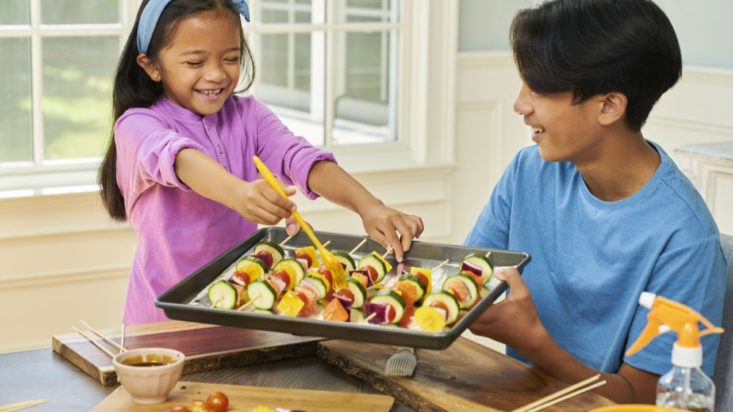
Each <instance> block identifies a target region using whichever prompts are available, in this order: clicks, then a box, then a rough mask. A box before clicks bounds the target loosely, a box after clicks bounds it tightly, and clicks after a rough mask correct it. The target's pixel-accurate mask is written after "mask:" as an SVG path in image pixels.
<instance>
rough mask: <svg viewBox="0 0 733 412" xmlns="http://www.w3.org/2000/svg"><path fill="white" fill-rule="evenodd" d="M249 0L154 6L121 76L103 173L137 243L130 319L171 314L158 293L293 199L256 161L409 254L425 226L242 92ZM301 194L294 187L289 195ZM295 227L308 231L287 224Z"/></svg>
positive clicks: (283, 211)
mask: <svg viewBox="0 0 733 412" xmlns="http://www.w3.org/2000/svg"><path fill="white" fill-rule="evenodd" d="M240 14H241V15H242V16H243V17H244V18H245V19H246V20H249V10H248V8H247V4H246V2H245V1H244V0H172V1H171V0H149V1H144V2H143V3H142V5H141V7H140V11H139V12H138V16H137V21H136V22H135V26H134V28H133V30H132V33H131V34H130V37H129V38H128V40H127V44H126V45H125V49H124V51H123V53H122V56H121V58H120V62H119V65H118V68H117V73H116V76H115V83H114V92H113V107H114V119H115V125H114V128H113V131H112V141H111V142H110V145H109V148H108V149H107V154H106V156H105V158H104V161H103V163H102V166H101V169H100V178H99V180H100V183H101V186H102V193H101V194H102V200H103V202H104V205H105V207H106V208H107V211H108V212H109V214H110V215H111V216H112V217H113V218H115V219H118V220H125V219H129V220H130V223H131V225H132V227H133V229H134V230H135V232H136V234H137V237H138V244H137V250H136V253H135V259H134V262H133V266H132V276H131V277H130V281H129V285H128V292H127V300H126V303H125V313H124V321H125V323H127V324H139V323H146V322H154V321H159V320H164V319H166V318H165V316H164V314H163V312H162V311H161V310H159V309H157V308H155V306H154V303H153V302H154V301H155V298H156V296H157V295H159V294H160V293H162V292H163V291H165V290H166V289H168V288H169V287H171V286H172V285H174V284H175V283H176V282H178V281H179V280H180V279H182V278H183V277H184V276H185V275H188V274H189V273H191V272H193V271H194V270H196V269H197V268H199V267H201V266H202V265H204V264H205V263H207V262H209V261H211V260H212V259H214V258H215V257H216V256H218V255H220V254H221V253H223V252H224V251H226V250H228V249H229V248H231V247H233V246H234V245H236V244H237V243H238V242H240V241H241V240H242V239H244V238H245V237H247V236H248V235H250V234H251V233H253V232H254V231H255V230H256V229H257V224H258V223H259V224H267V225H273V224H276V223H277V222H279V221H280V220H281V219H283V218H289V217H290V216H291V212H292V211H293V210H295V204H294V203H293V202H292V201H290V200H286V199H283V198H281V197H280V196H278V194H277V193H276V192H275V191H274V190H273V189H271V188H270V187H269V186H268V185H267V183H266V182H265V181H264V180H262V179H258V178H257V177H258V174H257V170H256V168H255V166H254V164H253V163H252V161H251V158H252V156H253V155H258V156H259V157H260V158H262V160H263V161H264V162H265V163H266V164H267V166H268V167H269V168H270V169H271V170H272V171H273V172H274V173H275V174H276V175H278V176H279V177H280V178H281V179H282V180H283V181H284V182H286V183H288V184H293V185H295V186H297V187H298V188H299V189H300V190H301V191H302V192H303V193H304V194H305V195H306V196H308V197H309V198H311V199H313V198H316V197H317V196H319V195H320V196H323V197H325V198H327V199H329V200H331V201H333V202H334V203H337V204H339V205H342V206H345V207H347V208H349V209H351V210H353V211H355V212H356V213H358V214H359V215H360V216H361V218H362V221H363V224H364V228H365V229H366V231H367V233H368V234H369V235H370V236H371V237H372V238H373V239H374V240H376V241H377V242H379V243H381V244H382V245H385V246H387V247H391V248H393V249H394V253H395V257H396V258H397V260H401V259H402V255H403V252H404V251H405V250H408V249H409V247H410V244H411V241H412V238H413V237H417V236H419V235H420V233H421V232H422V230H423V224H422V220H421V219H420V218H419V217H417V216H410V215H406V214H403V213H400V212H398V211H396V210H394V209H391V208H388V207H386V206H385V205H384V204H383V203H382V202H381V201H380V200H379V199H377V198H376V197H374V196H373V195H372V194H371V193H369V192H368V191H367V190H366V189H365V188H364V187H363V186H361V185H360V184H359V183H358V182H357V181H356V180H355V179H354V178H352V177H351V176H350V175H349V174H347V173H346V172H345V171H344V170H343V169H341V168H340V167H339V166H338V165H337V164H336V163H335V159H334V157H333V155H332V154H331V153H329V152H325V151H323V150H320V149H317V148H315V147H313V146H311V145H310V144H308V143H307V142H306V140H305V139H303V138H301V137H297V136H294V135H293V133H292V132H290V130H288V129H287V128H286V127H285V126H284V125H283V124H282V123H281V122H280V120H279V119H278V118H277V117H276V116H275V115H274V114H273V113H272V112H271V111H270V110H269V109H268V108H267V107H265V106H264V105H263V104H262V103H260V102H259V101H257V100H256V99H255V98H253V97H240V96H235V95H234V94H233V93H234V91H235V90H234V89H235V87H236V86H237V84H238V83H239V81H240V71H241V70H242V69H243V68H244V71H245V73H246V74H247V76H246V81H245V82H244V84H245V86H244V90H247V89H248V88H249V87H250V86H251V85H252V82H253V78H254V65H253V62H252V56H251V53H250V50H249V48H248V47H247V43H246V41H245V39H244V33H243V31H242V25H241V22H240V19H239V15H240ZM286 191H287V193H288V195H290V196H292V195H293V194H295V188H294V187H288V188H287V189H286ZM287 227H288V232H289V233H294V232H296V231H297V230H298V227H297V225H296V224H295V223H294V221H293V222H290V221H288V222H287Z"/></svg>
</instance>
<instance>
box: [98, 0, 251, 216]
mask: <svg viewBox="0 0 733 412" xmlns="http://www.w3.org/2000/svg"><path fill="white" fill-rule="evenodd" d="M148 1H149V0H144V1H143V3H142V4H141V5H140V9H139V10H138V13H137V18H136V19H135V25H134V26H133V28H132V32H131V33H130V36H129V37H128V38H127V43H125V48H124V49H123V51H122V55H121V56H120V60H119V63H118V65H117V70H116V72H115V79H114V87H113V91H112V111H113V116H114V120H113V122H112V131H111V133H110V135H111V136H110V142H109V146H108V147H107V153H106V154H105V156H104V159H103V160H102V164H101V166H100V168H99V176H98V181H99V184H100V185H101V192H100V194H101V196H102V203H103V204H104V207H105V208H106V209H107V212H108V213H109V215H110V216H111V217H112V218H113V219H115V220H125V219H126V218H127V215H126V213H125V202H124V198H123V197H122V192H121V191H120V188H119V187H118V186H117V149H116V147H115V139H114V123H115V122H117V119H119V118H120V116H122V114H123V113H124V112H125V111H126V110H127V109H130V108H133V107H150V105H152V104H153V103H154V102H155V101H156V100H158V99H159V98H160V96H162V95H163V86H162V85H161V84H160V83H158V82H154V81H152V80H151V79H150V77H148V75H147V73H146V72H145V71H144V70H143V69H142V68H141V67H140V66H139V65H138V64H137V62H136V58H137V56H138V54H140V52H139V51H138V49H137V42H136V39H137V27H138V24H139V22H140V14H142V11H143V9H144V8H145V6H146V5H147V4H148ZM212 11H223V12H226V13H228V14H231V16H232V18H236V21H237V25H238V27H239V36H240V39H241V40H240V50H241V53H242V58H241V62H242V68H243V69H244V70H243V73H244V78H243V80H242V83H243V85H244V87H243V88H242V89H241V90H238V91H237V92H243V91H246V90H248V89H249V88H250V87H251V86H252V83H253V82H254V76H255V67H254V60H253V58H252V53H251V51H250V49H249V46H247V41H246V40H245V38H244V31H243V30H242V26H241V24H239V21H240V20H239V12H238V11H237V9H236V8H235V7H234V5H233V4H232V2H231V1H230V0H172V1H171V2H170V3H169V4H168V5H167V6H166V7H165V9H164V10H163V13H162V14H161V15H160V19H159V20H158V23H157V24H156V26H155V30H154V31H153V36H152V39H151V40H150V45H149V46H148V52H147V56H148V57H150V59H152V60H155V59H156V58H157V56H158V53H159V52H160V50H161V49H162V48H163V47H165V46H167V45H168V43H169V42H170V39H172V38H173V36H174V35H175V32H176V28H177V27H178V24H179V23H180V22H181V21H182V20H183V19H185V18H187V17H189V16H192V15H195V14H198V13H205V12H212Z"/></svg>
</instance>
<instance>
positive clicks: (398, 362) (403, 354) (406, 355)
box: [384, 348, 417, 376]
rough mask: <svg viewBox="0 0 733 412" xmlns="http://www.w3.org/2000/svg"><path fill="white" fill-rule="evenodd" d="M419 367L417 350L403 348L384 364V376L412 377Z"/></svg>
mask: <svg viewBox="0 0 733 412" xmlns="http://www.w3.org/2000/svg"><path fill="white" fill-rule="evenodd" d="M416 366H417V357H415V349H413V348H402V349H400V350H399V351H397V352H395V353H393V354H392V356H390V357H389V359H387V363H385V364H384V374H385V375H387V376H412V374H413V373H415V367H416Z"/></svg>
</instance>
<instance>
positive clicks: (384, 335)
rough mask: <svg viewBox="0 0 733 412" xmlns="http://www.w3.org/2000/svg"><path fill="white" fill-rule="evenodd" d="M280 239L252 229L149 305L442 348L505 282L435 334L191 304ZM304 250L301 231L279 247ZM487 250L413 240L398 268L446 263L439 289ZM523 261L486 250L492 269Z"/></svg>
mask: <svg viewBox="0 0 733 412" xmlns="http://www.w3.org/2000/svg"><path fill="white" fill-rule="evenodd" d="M316 235H317V236H318V238H319V239H320V240H321V242H326V241H329V240H330V241H331V243H330V244H329V245H328V247H327V248H328V249H329V250H339V249H340V250H346V251H350V250H351V249H353V248H354V247H355V246H356V245H357V244H358V243H359V242H361V241H362V240H363V239H364V237H361V236H353V235H345V234H339V233H328V232H316ZM286 237H287V234H286V232H285V229H284V228H280V227H267V228H262V229H260V230H258V231H257V232H255V234H254V235H252V236H251V237H249V238H248V239H246V240H244V241H243V242H242V243H240V244H239V245H237V246H235V247H234V248H232V249H231V250H229V251H227V252H226V253H224V254H222V255H221V256H219V257H218V258H216V259H214V260H213V261H212V262H210V263H209V264H207V265H206V266H204V267H202V268H201V269H199V270H197V271H196V272H194V273H193V274H191V275H190V276H188V277H187V278H185V279H183V280H182V281H181V282H179V283H178V284H176V285H175V286H173V287H172V288H170V289H169V290H168V291H166V292H165V293H163V294H162V295H161V296H160V297H159V298H158V300H157V301H156V302H155V305H156V306H158V307H160V308H162V309H163V311H164V312H165V314H166V316H168V317H169V318H171V319H178V320H185V321H192V322H200V323H210V324H218V325H226V326H234V327H240V328H248V329H260V330H268V331H273V332H285V333H291V334H295V335H303V336H318V337H324V338H334V339H347V340H356V341H360V342H373V343H381V344H387V345H400V346H412V347H416V348H427V349H445V348H447V347H448V346H450V344H451V343H453V341H454V340H455V339H456V338H457V337H458V336H460V334H461V333H462V332H463V331H464V330H466V328H467V327H468V326H469V325H470V324H471V323H472V322H473V321H474V319H476V318H477V317H478V316H479V315H480V314H481V313H483V311H484V310H485V309H486V308H487V307H489V306H490V305H491V304H492V303H493V302H494V301H495V300H496V299H497V298H498V297H499V296H500V295H501V294H502V293H503V292H504V290H506V283H505V282H498V281H496V280H495V279H494V282H493V283H490V285H491V290H490V292H489V293H488V295H486V296H485V297H484V298H482V299H481V300H480V301H479V302H478V303H477V304H476V305H475V306H473V308H471V309H470V310H468V312H466V314H465V315H463V317H462V318H461V319H459V320H458V322H456V323H455V324H454V325H453V326H452V327H450V328H447V329H446V330H444V331H442V332H437V333H436V332H432V333H431V332H423V331H421V330H415V329H408V328H401V327H390V326H383V325H374V324H369V323H349V322H336V321H327V320H320V319H311V318H304V317H294V318H293V317H287V316H279V315H270V314H260V313H253V312H246V311H236V310H230V309H215V308H211V307H208V306H204V305H202V304H200V303H197V301H198V299H197V298H198V297H200V295H202V294H203V293H202V292H204V291H205V290H206V289H207V288H208V286H209V285H210V284H212V283H213V282H215V281H216V280H219V279H222V278H226V277H227V275H226V274H227V273H229V271H231V270H232V268H233V266H234V265H235V263H236V262H237V261H238V260H239V259H240V258H241V257H242V256H246V255H248V254H250V253H251V249H252V248H254V246H255V245H256V244H257V243H258V242H260V241H262V240H269V241H272V242H277V243H280V242H281V241H283V240H284V239H285V238H286ZM309 245H311V242H310V240H309V239H308V237H307V236H306V235H305V234H304V233H302V232H301V233H299V234H298V235H296V236H295V237H293V238H292V239H291V240H289V241H288V242H287V243H286V244H285V245H284V246H283V249H285V252H286V254H288V255H292V253H293V250H294V249H295V248H298V247H304V246H309ZM371 251H378V252H384V248H383V247H382V246H380V245H379V244H378V243H376V242H374V241H373V240H371V239H368V240H367V243H366V244H364V245H363V246H362V247H361V248H360V249H359V250H358V251H357V252H355V253H354V254H353V256H354V257H355V258H358V257H361V256H364V255H367V254H369V253H371ZM488 251H489V249H476V248H471V247H464V246H455V245H444V244H438V243H429V242H420V241H416V242H413V244H412V247H411V249H410V251H409V252H408V253H407V255H406V256H405V261H404V262H403V264H406V265H408V266H419V267H426V268H434V267H436V266H438V265H439V264H440V263H441V262H442V261H444V260H445V259H449V260H450V262H449V263H448V264H446V265H444V266H443V267H442V268H439V269H438V270H436V271H434V272H433V279H432V281H433V285H432V286H433V289H434V290H440V286H441V285H442V282H443V280H445V278H446V276H450V275H453V274H455V273H457V272H458V271H459V265H460V263H461V261H462V260H463V258H464V257H465V256H466V255H468V254H470V253H476V252H478V253H483V254H485V253H486V252H488ZM387 259H388V260H389V261H390V263H392V264H393V266H394V267H393V268H392V270H391V271H390V272H389V273H388V274H387V275H386V276H385V280H384V281H383V282H387V279H389V277H390V276H396V275H397V274H398V273H399V272H398V271H399V269H400V268H401V267H400V266H399V265H397V264H396V263H395V260H394V257H393V256H391V255H390V256H388V257H387ZM529 260H530V256H529V254H527V253H524V252H513V251H506V250H491V255H490V256H489V261H490V262H491V263H492V265H493V266H494V269H495V270H496V269H497V268H499V267H503V266H516V267H517V268H519V269H520V270H521V268H522V267H524V265H526V264H527V263H528V262H529Z"/></svg>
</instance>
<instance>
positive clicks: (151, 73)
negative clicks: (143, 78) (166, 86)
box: [135, 53, 160, 82]
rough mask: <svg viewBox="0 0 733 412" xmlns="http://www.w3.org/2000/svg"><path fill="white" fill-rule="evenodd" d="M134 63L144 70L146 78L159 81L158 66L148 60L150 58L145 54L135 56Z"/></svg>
mask: <svg viewBox="0 0 733 412" xmlns="http://www.w3.org/2000/svg"><path fill="white" fill-rule="evenodd" d="M135 61H136V62H137V65H138V66H140V67H141V68H142V69H143V70H145V73H147V74H148V77H150V79H151V80H152V81H154V82H159V81H160V67H158V64H157V63H155V62H154V61H153V60H152V59H150V57H148V56H147V55H146V54H145V53H140V54H138V55H137V58H136V59H135Z"/></svg>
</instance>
